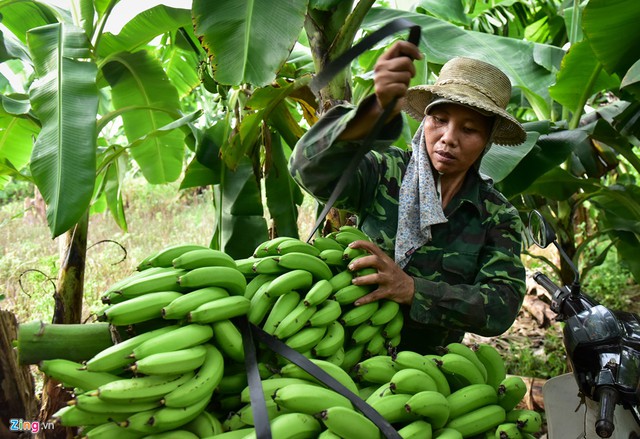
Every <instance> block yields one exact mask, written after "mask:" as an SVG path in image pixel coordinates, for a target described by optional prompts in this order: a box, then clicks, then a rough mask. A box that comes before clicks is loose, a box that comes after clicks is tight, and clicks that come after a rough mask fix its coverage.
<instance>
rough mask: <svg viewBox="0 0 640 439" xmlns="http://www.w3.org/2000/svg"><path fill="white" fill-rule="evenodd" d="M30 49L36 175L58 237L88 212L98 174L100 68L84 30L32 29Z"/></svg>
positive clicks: (49, 218) (61, 26)
mask: <svg viewBox="0 0 640 439" xmlns="http://www.w3.org/2000/svg"><path fill="white" fill-rule="evenodd" d="M27 40H28V46H29V50H30V52H31V57H32V59H33V62H34V66H35V69H36V75H37V79H36V80H35V81H34V82H33V84H32V86H31V88H30V90H29V96H30V99H31V104H32V106H33V111H34V113H35V114H36V115H37V116H38V118H39V119H40V122H41V123H42V131H41V132H40V134H39V135H38V138H37V140H36V143H35V145H34V147H33V153H32V156H31V172H32V175H33V178H34V180H35V182H36V184H37V186H38V189H40V191H41V192H42V195H43V197H44V199H45V201H46V203H47V222H48V223H49V228H50V230H51V232H52V234H53V236H54V237H55V236H58V235H60V234H62V233H64V232H66V231H67V230H68V229H70V228H71V227H73V226H74V225H75V224H76V223H77V222H78V221H79V220H80V218H81V217H82V216H83V215H84V214H85V213H86V211H87V208H88V206H89V202H90V200H91V196H92V191H93V187H94V181H95V175H96V114H97V110H98V92H97V88H96V82H95V81H96V73H97V68H96V65H95V64H94V63H93V62H89V61H86V59H87V58H89V49H88V41H87V38H86V36H85V34H84V32H83V31H82V30H81V29H79V28H77V27H74V26H69V25H62V24H53V25H48V26H43V27H40V28H36V29H32V30H30V31H29V33H28V35H27Z"/></svg>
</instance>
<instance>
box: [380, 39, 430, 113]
mask: <svg viewBox="0 0 640 439" xmlns="http://www.w3.org/2000/svg"><path fill="white" fill-rule="evenodd" d="M414 59H422V53H420V50H419V49H418V47H417V46H416V45H414V44H413V43H410V42H408V41H396V42H395V43H394V44H393V45H392V46H391V47H390V48H389V49H387V50H386V51H385V52H384V53H383V54H382V55H380V57H379V58H378V61H377V62H376V65H375V67H374V70H373V72H374V73H373V83H374V90H375V94H376V98H377V102H378V105H379V106H380V108H381V109H383V108H386V107H387V105H389V103H390V102H391V101H393V100H394V99H398V100H400V98H403V97H404V96H405V95H406V94H407V90H408V89H409V82H410V81H411V78H413V77H414V76H415V75H416V68H415V66H414V65H413V60H414ZM400 109H401V106H400V103H399V102H398V104H397V105H396V107H395V109H394V111H393V114H392V115H391V116H392V117H393V116H396V115H397V114H398V113H400Z"/></svg>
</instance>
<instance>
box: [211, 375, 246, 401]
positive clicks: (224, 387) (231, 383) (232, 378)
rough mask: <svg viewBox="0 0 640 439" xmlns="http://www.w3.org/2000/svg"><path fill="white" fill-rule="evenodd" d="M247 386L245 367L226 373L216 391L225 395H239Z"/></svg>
mask: <svg viewBox="0 0 640 439" xmlns="http://www.w3.org/2000/svg"><path fill="white" fill-rule="evenodd" d="M246 386H247V373H246V372H245V370H244V369H242V370H240V371H236V372H231V371H229V372H228V373H225V374H224V376H223V377H222V379H221V380H220V383H219V384H218V388H217V389H216V391H217V392H218V393H221V394H223V395H239V394H240V392H242V389H244V388H245V387H246Z"/></svg>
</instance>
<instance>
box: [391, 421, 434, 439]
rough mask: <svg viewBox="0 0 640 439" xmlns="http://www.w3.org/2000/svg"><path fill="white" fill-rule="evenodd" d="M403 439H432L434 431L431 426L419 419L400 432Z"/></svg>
mask: <svg viewBox="0 0 640 439" xmlns="http://www.w3.org/2000/svg"><path fill="white" fill-rule="evenodd" d="M398 434H399V435H400V437H401V438H402V439H431V438H432V435H433V429H432V427H431V424H429V423H428V422H426V421H423V420H422V419H417V420H415V421H413V422H410V423H409V424H407V425H405V426H404V427H402V428H401V429H400V430H398Z"/></svg>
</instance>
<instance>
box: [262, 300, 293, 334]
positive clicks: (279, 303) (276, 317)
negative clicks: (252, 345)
mask: <svg viewBox="0 0 640 439" xmlns="http://www.w3.org/2000/svg"><path fill="white" fill-rule="evenodd" d="M299 303H300V294H299V293H298V292H297V291H289V292H288V293H284V294H282V295H281V296H280V297H278V299H277V300H276V301H275V303H274V304H273V307H272V308H271V310H270V311H269V314H268V316H267V319H266V320H265V322H264V324H263V325H262V329H263V330H264V331H265V332H266V333H268V334H272V335H273V333H274V332H275V330H276V328H277V327H278V325H279V324H280V322H281V321H282V320H283V319H284V318H285V317H286V316H287V315H289V313H290V312H291V311H293V310H294V309H295V307H296V306H298V304H299Z"/></svg>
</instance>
